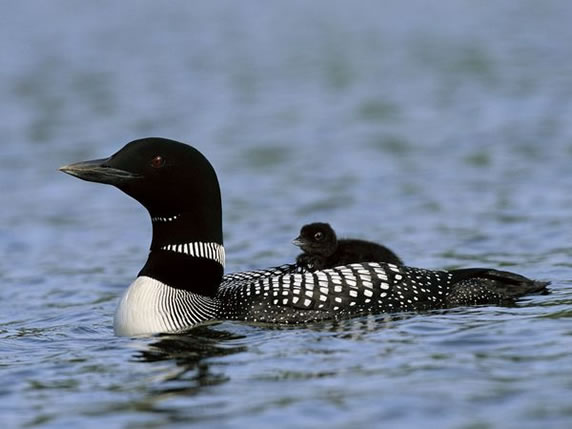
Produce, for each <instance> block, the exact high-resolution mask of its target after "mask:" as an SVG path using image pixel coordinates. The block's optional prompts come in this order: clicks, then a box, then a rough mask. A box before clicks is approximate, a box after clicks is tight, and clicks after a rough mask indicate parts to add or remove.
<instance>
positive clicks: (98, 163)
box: [59, 158, 142, 185]
mask: <svg viewBox="0 0 572 429" xmlns="http://www.w3.org/2000/svg"><path fill="white" fill-rule="evenodd" d="M108 162H109V158H105V159H94V160H92V161H81V162H75V163H73V164H69V165H64V166H63V167H60V168H59V170H60V171H63V172H64V173H67V174H69V175H71V176H75V177H78V178H80V179H82V180H87V181H88V182H98V183H106V184H108V185H119V184H121V183H124V182H127V181H129V180H132V179H137V178H140V177H142V176H141V175H139V174H135V173H131V172H129V171H125V170H120V169H117V168H113V167H110V166H109V163H108Z"/></svg>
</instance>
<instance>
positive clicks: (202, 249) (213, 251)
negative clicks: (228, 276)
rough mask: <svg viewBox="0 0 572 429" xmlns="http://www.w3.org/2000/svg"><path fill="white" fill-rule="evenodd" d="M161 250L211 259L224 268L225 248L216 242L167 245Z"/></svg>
mask: <svg viewBox="0 0 572 429" xmlns="http://www.w3.org/2000/svg"><path fill="white" fill-rule="evenodd" d="M161 250H168V251H170V252H176V253H182V254H184V255H189V256H194V257H195V258H206V259H211V260H213V261H217V262H218V263H219V264H221V265H222V266H223V267H224V262H225V254H224V247H223V246H222V245H220V244H218V243H215V242H209V243H204V242H202V241H194V242H191V243H180V244H166V245H164V246H161Z"/></svg>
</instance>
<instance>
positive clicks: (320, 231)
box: [292, 222, 338, 256]
mask: <svg viewBox="0 0 572 429" xmlns="http://www.w3.org/2000/svg"><path fill="white" fill-rule="evenodd" d="M292 243H293V244H295V245H296V246H298V247H300V248H301V249H302V250H303V251H304V252H306V253H310V254H313V255H321V256H330V255H331V254H333V253H334V252H335V251H336V247H337V245H338V241H337V238H336V233H335V232H334V230H333V229H332V227H331V226H330V224H328V223H322V222H315V223H310V224H308V225H304V226H303V227H302V229H301V230H300V235H299V236H298V237H296V238H295V239H294V240H293V241H292Z"/></svg>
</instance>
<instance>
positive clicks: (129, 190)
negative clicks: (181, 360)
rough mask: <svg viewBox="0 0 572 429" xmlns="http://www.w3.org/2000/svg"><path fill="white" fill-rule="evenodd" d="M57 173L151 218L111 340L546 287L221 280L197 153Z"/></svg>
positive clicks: (434, 274) (441, 278)
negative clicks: (95, 185)
mask: <svg viewBox="0 0 572 429" xmlns="http://www.w3.org/2000/svg"><path fill="white" fill-rule="evenodd" d="M60 170H61V171H63V172H65V173H68V174H70V175H72V176H76V177H78V178H80V179H84V180H87V181H92V182H99V183H106V184H110V185H114V186H116V187H117V188H119V189H121V190H122V191H123V192H125V193H126V194H128V195H130V196H131V197H133V198H135V199H136V200H137V201H139V202H140V203H141V204H142V205H143V206H144V207H145V208H146V209H147V210H148V212H149V214H150V216H151V221H152V224H153V238H152V241H151V249H150V252H149V256H148V259H147V262H146V263H145V266H144V267H143V269H142V270H141V271H140V272H139V275H138V277H137V278H136V279H135V281H134V282H133V283H132V284H131V285H130V286H129V288H128V289H127V290H126V291H125V293H124V294H123V297H122V298H121V300H120V302H119V305H118V307H117V310H116V313H115V317H114V330H115V333H116V334H117V335H128V336H135V335H149V334H154V333H177V332H184V331H186V330H188V329H190V328H191V327H193V326H195V325H198V324H201V323H207V322H212V321H216V320H242V321H249V322H263V323H305V322H311V321H318V320H326V319H340V318H347V317H350V316H357V315H362V314H367V313H380V312H390V311H391V312H394V311H414V310H425V309H431V308H443V307H449V306H455V305H472V304H497V303H502V302H507V301H509V302H510V301H513V300H514V299H515V298H518V297H520V296H522V295H524V294H527V293H531V292H541V291H544V290H546V285H547V283H543V282H536V281H533V280H529V279H527V278H525V277H522V276H520V275H518V274H513V273H507V272H502V271H497V270H492V269H465V270H453V271H430V270H423V269H417V268H409V267H403V266H397V265H394V264H386V263H381V262H363V263H357V264H350V265H346V266H340V267H335V268H331V269H327V270H323V271H317V272H303V270H302V272H300V271H301V270H300V268H299V267H298V266H297V265H296V264H290V265H284V266H280V267H276V268H270V269H267V270H259V271H248V272H239V273H235V274H229V275H226V276H223V270H224V264H225V253H224V247H223V234H222V212H221V196H220V190H219V184H218V179H217V176H216V173H215V171H214V169H213V167H212V166H211V164H210V163H209V161H208V160H207V159H206V158H205V157H204V156H203V155H202V154H201V153H200V152H199V151H198V150H196V149H194V148H193V147H191V146H188V145H186V144H183V143H179V142H176V141H173V140H168V139H164V138H144V139H140V140H135V141H132V142H130V143H128V144H127V145H126V146H124V147H123V148H122V149H121V150H119V151H118V152H117V153H115V154H114V155H112V156H111V157H109V158H106V159H97V160H93V161H86V162H78V163H75V164H70V165H66V166H63V167H61V168H60Z"/></svg>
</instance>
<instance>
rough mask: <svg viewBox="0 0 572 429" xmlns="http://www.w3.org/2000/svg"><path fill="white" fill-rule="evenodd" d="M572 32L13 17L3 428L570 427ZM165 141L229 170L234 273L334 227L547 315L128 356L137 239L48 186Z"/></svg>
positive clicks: (469, 23) (380, 17) (71, 13)
mask: <svg viewBox="0 0 572 429" xmlns="http://www.w3.org/2000/svg"><path fill="white" fill-rule="evenodd" d="M485 3H486V4H485ZM571 21H572V3H570V2H567V1H564V0H562V1H557V0H547V1H542V2H538V1H516V0H515V1H509V0H501V1H497V2H473V1H469V0H466V1H465V0H461V1H453V0H451V1H441V2H425V1H411V2H399V1H387V2H376V1H373V0H372V1H364V2H359V3H355V4H354V3H352V4H350V3H349V2H329V1H315V2H303V1H293V2H279V3H277V2H254V1H244V2H230V1H224V2H206V1H205V2H185V1H170V2H151V1H137V2H135V1H132V2H111V1H102V2H78V1H71V0H70V1H52V2H34V3H33V4H31V3H28V2H4V3H3V5H2V13H0V23H1V25H0V47H1V50H0V52H2V66H1V67H0V94H1V98H2V103H1V104H0V117H1V119H0V127H1V131H2V141H1V143H0V148H1V149H2V151H1V153H0V160H1V161H2V162H1V168H0V184H1V190H2V191H1V192H2V197H3V198H2V202H3V204H2V210H1V211H0V280H1V282H2V287H1V289H0V350H1V352H0V380H1V384H0V398H1V401H0V420H1V422H2V423H3V427H54V428H56V427H57V428H59V427H81V428H92V427H93V428H101V427H108V428H114V427H149V428H151V427H188V426H189V425H191V424H193V423H196V424H198V425H202V426H208V425H212V426H213V427H223V428H224V427H252V428H267V427H318V426H327V427H331V428H345V427H352V428H353V427H381V426H384V427H392V428H409V427H410V428H416V427H421V426H427V427H440V428H492V427H494V428H497V427H498V428H537V427H543V428H563V427H571V426H572V353H571V350H572V325H571V323H570V318H571V316H572V309H571V304H572V292H571V287H572V281H571V279H572V264H571V262H572V247H571V246H570V234H571V231H570V226H569V225H570V219H571V217H572V195H571V192H570V191H571V189H572V168H571V166H572V120H571V118H572V102H571V100H572V55H571V50H570V49H571V48H570V40H572V26H571V25H570V22H571ZM150 135H158V136H165V137H170V138H174V139H178V140H182V141H185V142H189V143H192V144H193V145H195V146H196V147H197V148H199V149H200V150H201V151H202V152H203V153H204V154H205V155H206V156H207V157H208V158H209V159H210V160H211V162H212V163H213V164H214V166H215V168H216V170H217V172H218V174H219V179H220V181H221V186H222V191H223V205H224V221H225V246H226V249H227V271H228V272H231V271H237V270H244V269H249V268H254V267H260V268H262V267H267V266H271V265H278V264H282V263H286V262H290V261H292V260H293V258H294V257H295V256H296V248H294V246H292V245H291V244H290V241H291V239H292V238H294V237H295V236H296V234H297V232H298V230H299V228H300V226H301V225H302V224H304V223H306V222H308V221H318V220H320V221H328V222H330V223H332V225H333V226H334V227H335V228H336V229H337V231H338V232H339V233H340V234H341V235H345V236H354V237H361V238H368V239H371V240H376V241H380V242H383V243H385V244H386V245H387V246H389V247H391V248H392V249H393V250H395V251H396V252H397V253H398V254H399V255H400V256H401V257H402V258H403V259H404V260H405V261H406V262H407V263H408V264H409V265H414V266H421V267H428V268H450V267H469V266H483V265H484V266H490V267H496V268H503V269H509V270H512V271H516V272H519V273H522V274H525V275H528V276H530V277H534V278H538V279H545V280H550V281H552V283H553V284H552V290H553V293H552V294H551V295H547V296H535V297H530V298H527V299H524V300H522V301H521V302H520V303H519V305H518V306H517V307H513V308H501V307H475V308H459V309H454V310H448V311H435V312H429V313H422V314H399V315H380V316H377V317H367V318H358V319H354V320H349V321H346V322H343V323H324V324H317V325H311V326H307V327H299V328H295V329H293V328H287V327H275V328H268V327H260V326H253V325H246V324H239V323H222V324H218V325H214V326H210V327H203V328H199V329H196V330H195V331H193V332H191V333H190V334H189V335H187V336H183V337H174V336H165V337H155V338H149V339H128V338H116V337H114V335H113V331H112V325H111V322H112V314H113V311H114V309H115V305H116V302H117V299H118V296H119V295H120V294H121V292H122V290H123V289H124V288H125V287H126V286H127V285H128V284H129V283H130V282H131V280H132V279H133V278H134V276H135V275H136V274H137V272H138V270H139V269H140V267H141V266H142V265H143V263H144V260H145V258H146V254H147V248H148V245H149V241H150V232H151V228H150V222H149V219H148V218H147V214H146V213H145V211H144V209H142V208H141V207H140V206H139V205H138V204H137V203H136V202H134V201H133V200H130V199H129V198H127V197H126V196H125V195H123V194H121V193H120V192H119V191H117V190H116V189H113V188H111V187H105V186H100V185H96V184H91V183H85V182H81V181H78V180H74V179H72V178H71V177H69V176H66V175H64V174H61V173H58V172H57V167H58V166H60V165H62V164H65V163H69V162H72V161H79V160H84V159H90V158H96V157H103V156H107V155H110V154H111V153H113V152H115V151H116V150H118V149H119V148H120V147H121V146H122V145H123V144H124V143H126V142H128V141H130V140H132V139H135V138H139V137H143V136H150Z"/></svg>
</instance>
